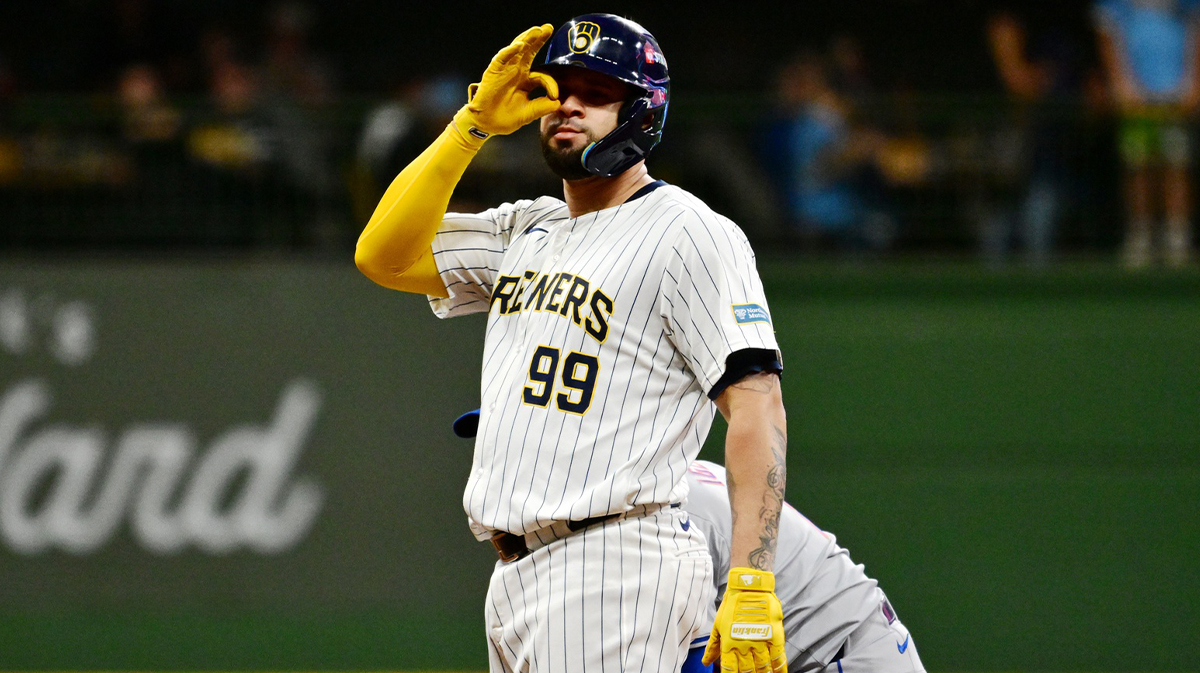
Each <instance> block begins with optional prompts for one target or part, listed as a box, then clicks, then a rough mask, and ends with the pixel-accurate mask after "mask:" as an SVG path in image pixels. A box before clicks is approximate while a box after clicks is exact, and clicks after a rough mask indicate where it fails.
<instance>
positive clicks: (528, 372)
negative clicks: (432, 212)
mask: <svg viewBox="0 0 1200 673" xmlns="http://www.w3.org/2000/svg"><path fill="white" fill-rule="evenodd" d="M433 252H434V258H435V260H436V261H437V264H438V269H439V270H440V272H441V276H442V279H443V281H444V282H445V284H446V288H447V291H448V292H449V294H450V296H449V297H448V298H445V299H440V298H432V297H431V298H430V303H431V305H432V307H433V310H434V313H436V314H437V315H438V316H439V317H443V318H445V317H452V316H459V315H466V314H470V313H477V312H483V311H488V312H489V314H488V321H487V333H486V337H485V340H484V352H483V368H482V383H481V389H480V394H481V397H480V399H481V401H482V405H481V409H480V418H479V432H478V434H477V436H476V439H475V455H474V459H473V461H472V469H471V476H470V478H469V479H468V482H467V488H466V492H465V494H464V496H463V506H464V508H465V510H466V512H467V515H468V519H469V521H470V524H471V528H472V530H473V531H474V532H475V534H476V536H477V537H478V538H479V539H486V538H487V537H490V535H491V531H493V530H505V531H509V532H512V533H518V534H523V533H528V532H530V531H534V530H537V529H540V528H544V527H546V526H548V525H550V524H551V523H552V522H554V521H560V520H579V519H585V518H588V517H592V516H600V515H604V514H612V513H619V512H623V511H627V510H628V509H630V508H631V507H633V506H635V505H643V504H652V503H661V504H669V503H674V502H679V501H682V500H683V499H685V498H686V495H687V485H686V482H685V480H684V475H685V473H686V472H687V467H688V464H689V463H690V462H691V461H692V459H694V458H695V457H696V455H697V453H698V452H699V451H700V447H701V445H702V444H703V442H704V439H705V437H706V436H707V435H708V431H709V428H710V426H711V424H712V420H713V416H714V413H715V405H714V404H713V403H712V402H711V401H710V400H709V399H708V397H707V396H706V394H707V393H708V391H709V390H711V389H712V387H713V385H714V384H716V383H717V381H718V380H719V379H720V377H721V375H722V374H723V372H724V368H725V363H726V358H727V357H728V356H729V355H730V354H731V353H734V352H736V351H739V350H742V349H746V348H762V349H771V350H775V349H777V345H776V342H775V335H774V330H773V328H772V326H771V322H770V314H769V312H768V309H767V302H766V299H765V297H764V294H763V288H762V283H761V281H760V279H759V277H758V271H757V269H756V267H755V260H754V253H753V251H752V250H751V249H750V245H749V243H748V242H747V241H746V238H745V236H744V234H743V233H742V232H741V230H740V229H738V228H737V226H736V225H734V224H733V223H732V222H730V221H729V220H728V219H727V218H725V217H722V216H720V215H717V214H716V213H714V212H713V211H712V210H710V209H709V208H708V207H707V206H705V205H704V203H703V202H701V201H700V200H699V199H697V198H695V197H694V196H692V195H691V194H689V193H687V192H685V191H684V190H682V189H679V188H678V187H674V186H671V185H664V186H661V187H659V188H658V189H654V190H653V191H650V192H649V193H648V194H645V195H644V196H641V197H639V198H636V199H633V200H631V201H628V202H626V203H624V204H622V205H619V206H614V207H612V208H607V209H604V210H601V211H598V212H593V213H587V214H585V215H582V216H580V217H578V218H571V217H570V214H569V213H568V211H567V207H566V204H564V203H563V202H562V201H560V200H558V199H554V198H550V197H542V198H539V199H536V200H533V201H518V202H516V203H512V204H504V205H502V206H500V207H498V208H494V209H491V210H488V211H485V212H483V213H479V214H476V215H460V214H447V215H446V217H445V218H444V220H443V223H442V226H441V228H440V230H439V232H438V234H437V236H436V237H435V239H434V242H433Z"/></svg>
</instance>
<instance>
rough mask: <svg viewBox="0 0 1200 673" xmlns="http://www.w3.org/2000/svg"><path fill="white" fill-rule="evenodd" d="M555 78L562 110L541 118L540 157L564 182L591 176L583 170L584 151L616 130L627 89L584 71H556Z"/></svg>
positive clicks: (611, 79) (577, 69)
mask: <svg viewBox="0 0 1200 673" xmlns="http://www.w3.org/2000/svg"><path fill="white" fill-rule="evenodd" d="M554 79H555V80H556V81H557V82H558V99H559V101H560V102H561V103H562V107H560V108H559V109H558V111H557V112H552V113H550V114H548V115H546V116H545V117H542V122H541V133H542V156H543V157H545V158H546V164H547V165H549V166H550V170H552V171H554V173H555V174H557V175H558V176H559V177H561V178H562V179H564V180H580V179H583V178H587V177H591V173H588V172H587V171H586V170H584V168H583V161H582V159H583V150H584V149H586V148H587V146H588V145H590V144H592V143H594V142H596V141H597V140H600V139H601V138H603V137H604V136H606V135H608V134H609V133H610V132H611V131H612V130H613V129H615V128H617V116H618V115H619V114H620V112H621V106H622V105H623V104H624V103H625V100H626V98H627V97H628V96H629V86H628V85H627V84H625V83H624V82H622V81H620V80H616V79H613V78H611V77H607V76H605V75H601V74H600V73H596V72H592V71H591V70H584V69H583V68H562V69H559V70H557V71H556V72H554Z"/></svg>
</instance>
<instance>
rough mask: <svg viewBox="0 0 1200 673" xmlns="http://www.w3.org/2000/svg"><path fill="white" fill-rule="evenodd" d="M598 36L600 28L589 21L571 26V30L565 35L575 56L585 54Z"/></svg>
mask: <svg viewBox="0 0 1200 673" xmlns="http://www.w3.org/2000/svg"><path fill="white" fill-rule="evenodd" d="M599 35H600V26H597V25H596V24H594V23H592V22H591V21H580V22H579V23H577V24H575V25H573V26H571V30H570V32H569V33H568V34H567V36H568V38H569V42H570V44H571V51H572V52H574V53H576V54H582V53H584V52H586V51H587V50H588V48H590V47H591V46H592V42H594V41H595V40H596V38H597V37H599Z"/></svg>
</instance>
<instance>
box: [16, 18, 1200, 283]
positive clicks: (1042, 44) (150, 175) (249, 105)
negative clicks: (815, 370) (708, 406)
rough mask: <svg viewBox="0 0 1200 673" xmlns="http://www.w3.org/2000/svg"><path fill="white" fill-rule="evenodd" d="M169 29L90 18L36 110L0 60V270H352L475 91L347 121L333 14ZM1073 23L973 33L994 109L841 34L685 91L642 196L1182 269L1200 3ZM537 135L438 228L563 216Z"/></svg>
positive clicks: (348, 103)
mask: <svg viewBox="0 0 1200 673" xmlns="http://www.w3.org/2000/svg"><path fill="white" fill-rule="evenodd" d="M165 6H167V5H164V4H162V3H158V2H155V1H154V0H109V1H107V2H100V3H96V4H93V5H92V7H93V9H94V11H95V16H94V17H92V18H93V19H94V24H95V30H94V34H95V38H94V43H93V44H89V45H85V47H84V48H83V49H82V50H81V51H82V53H83V54H84V55H85V56H86V62H85V63H82V64H81V65H80V67H81V68H83V70H84V72H85V74H84V75H83V76H84V77H85V79H86V80H87V81H88V85H87V87H86V88H87V91H86V93H76V94H71V95H62V94H55V95H52V94H49V93H47V92H44V91H38V90H37V86H36V83H34V82H30V81H21V78H20V77H19V76H18V75H17V73H16V69H15V68H14V67H12V65H11V64H12V61H11V58H12V57H11V56H10V55H6V54H5V53H4V45H3V44H0V218H2V219H3V221H4V222H5V224H4V226H3V227H0V245H2V246H3V247H5V248H23V249H57V248H64V247H65V248H75V247H97V246H99V247H113V246H119V247H125V248H129V247H150V248H161V247H170V246H183V247H195V248H216V249H223V248H252V249H271V250H274V249H289V250H311V251H338V252H340V251H343V250H345V249H347V248H349V247H350V246H352V245H353V241H354V239H355V237H356V235H357V233H358V231H359V230H360V229H361V226H362V224H363V223H364V222H365V221H366V218H367V217H368V216H369V214H370V212H371V209H372V208H373V207H374V204H375V202H376V201H377V199H378V197H379V195H380V194H381V193H382V191H383V189H384V188H385V187H386V186H387V184H388V183H389V181H390V180H391V178H392V177H393V176H394V175H395V174H396V173H397V172H398V171H399V170H400V169H401V168H403V167H404V165H406V164H407V163H408V161H409V160H411V159H412V158H413V157H415V156H416V155H417V154H418V153H420V151H421V150H423V149H424V147H425V146H426V145H427V144H428V143H429V142H430V141H431V140H432V139H433V138H434V137H435V136H436V135H437V134H438V133H439V132H440V131H441V129H442V128H443V127H444V126H445V124H446V123H447V121H448V120H449V118H450V117H451V115H452V114H453V113H454V111H455V110H456V109H457V108H458V107H459V106H460V105H461V104H462V102H463V97H464V95H465V90H466V85H467V83H468V82H469V81H472V80H473V79H474V78H476V77H477V76H478V73H477V72H437V71H436V70H430V69H428V68H425V69H421V70H420V71H412V72H398V73H396V74H395V76H394V77H392V80H393V82H394V83H393V84H392V85H391V86H390V87H389V88H388V90H381V91H376V92H373V93H368V94H364V93H362V92H355V93H354V94H353V95H352V94H350V93H348V92H346V91H343V90H341V89H340V86H339V78H340V76H341V74H342V73H340V72H339V69H338V65H337V60H336V58H332V57H330V56H328V55H326V54H323V53H322V52H321V51H320V50H319V49H317V48H316V47H315V46H314V40H313V39H312V35H313V30H314V27H315V26H318V25H319V22H320V21H321V20H322V16H321V12H322V11H324V10H321V9H318V8H316V7H315V6H312V5H307V4H304V3H303V2H298V1H296V0H285V1H284V2H280V3H279V4H274V5H268V6H266V7H265V11H264V12H263V13H262V17H263V18H262V20H263V24H262V25H261V26H259V27H256V28H255V29H254V30H246V27H245V26H229V25H221V24H211V25H197V26H192V27H189V29H188V30H183V31H182V32H183V33H184V34H187V35H189V36H190V37H191V38H192V39H191V40H190V41H184V42H182V43H181V42H180V41H179V40H178V39H177V37H178V35H179V34H180V33H181V31H180V29H179V27H178V26H175V29H174V30H173V31H163V30H161V29H160V27H161V25H162V24H163V22H169V21H171V20H172V17H170V16H164V15H163V12H164V11H166V10H164V9H163V7H165ZM1084 11H1090V15H1089V16H1087V17H1083V21H1084V22H1085V25H1089V26H1090V30H1088V31H1085V32H1080V31H1079V30H1069V29H1067V28H1066V27H1064V26H1061V25H1056V24H1055V23H1054V22H1047V21H1037V20H1034V19H1035V18H1036V17H1033V18H1031V16H1030V15H1029V13H1028V12H1022V11H1018V10H1015V9H1012V8H1004V7H1000V6H997V7H990V8H988V9H986V11H985V10H983V9H981V16H980V17H979V19H980V20H979V22H978V24H977V25H976V26H971V27H966V26H964V27H963V30H977V32H978V35H977V39H978V41H979V42H980V43H981V44H982V45H986V51H987V54H988V55H989V57H990V63H989V67H990V68H991V71H992V72H993V73H994V85H993V86H991V87H990V88H989V87H983V88H981V89H980V90H977V91H974V92H971V93H970V94H969V95H968V94H963V93H961V92H960V93H956V94H954V95H943V92H940V91H938V90H937V89H936V88H932V89H931V88H929V87H925V88H922V89H918V88H917V87H914V86H913V85H911V84H910V83H906V82H904V81H881V78H879V77H878V76H877V75H876V72H877V71H876V69H874V68H873V67H872V65H873V63H872V62H871V59H870V58H869V57H868V55H867V54H868V50H867V49H866V46H867V44H866V43H865V41H864V40H863V39H862V38H861V37H859V36H857V35H855V34H854V33H853V32H852V31H847V32H839V33H836V34H834V35H832V36H831V37H828V38H827V39H823V40H821V41H816V42H813V43H811V44H808V43H806V44H796V45H794V48H793V49H790V52H789V53H790V54H791V56H790V57H788V58H786V59H784V60H783V61H773V62H772V65H773V68H774V73H773V86H772V87H771V89H770V90H765V89H764V90H761V91H754V92H747V91H732V92H720V91H709V92H696V91H686V90H682V89H680V88H679V87H676V90H675V92H674V94H675V105H673V106H672V117H671V119H670V120H669V122H668V126H667V134H666V141H665V142H664V143H663V145H662V146H661V147H660V148H659V149H658V150H656V154H655V155H654V156H653V157H652V159H651V171H652V173H653V174H655V175H656V177H661V178H664V179H666V180H668V181H670V182H676V183H678V184H681V185H682V186H684V187H685V188H688V189H691V190H692V191H696V192H698V193H702V195H703V197H704V198H705V199H706V200H707V201H709V202H710V203H712V204H714V205H715V206H716V207H717V209H718V210H720V211H723V212H725V213H726V214H728V215H729V216H731V217H732V218H733V219H734V220H735V221H737V222H738V223H739V224H741V225H742V226H743V228H744V229H746V230H747V233H748V234H749V235H750V236H751V237H752V238H756V239H758V240H760V241H771V242H778V243H780V244H781V245H783V244H786V245H791V246H795V247H796V248H797V249H803V250H816V251H831V252H837V253H840V254H846V255H855V256H863V257H873V256H879V255H884V254H889V253H892V252H895V251H939V252H941V251H948V252H958V253H961V252H971V253H973V254H977V255H978V256H979V257H980V258H981V259H983V260H984V261H986V262H987V263H989V264H994V265H1003V264H1006V263H1009V262H1012V261H1020V262H1023V263H1025V264H1028V265H1031V266H1043V265H1046V264H1048V263H1051V262H1052V261H1053V259H1054V258H1055V257H1056V255H1059V254H1062V253H1064V252H1065V253H1075V252H1092V253H1104V254H1109V253H1118V254H1119V255H1120V259H1121V260H1122V261H1123V263H1124V264H1125V265H1127V266H1129V267H1131V268H1143V267H1147V266H1150V265H1153V264H1159V263H1161V264H1165V265H1168V266H1173V267H1177V266H1183V265H1186V264H1188V263H1189V260H1190V259H1191V257H1190V255H1191V250H1192V237H1193V233H1192V231H1193V223H1192V221H1193V211H1194V203H1193V199H1192V191H1193V188H1192V185H1193V183H1194V172H1193V170H1192V164H1191V161H1192V152H1191V147H1192V142H1193V140H1194V135H1195V133H1194V128H1193V127H1194V125H1195V121H1196V115H1195V113H1196V111H1197V109H1196V108H1197V105H1198V104H1200V74H1198V71H1200V49H1198V46H1197V45H1198V44H1200V39H1198V37H1200V31H1198V27H1200V0H1098V1H1097V2H1095V3H1094V4H1093V5H1092V6H1091V8H1090V10H1084ZM634 18H637V17H634ZM176 20H178V18H177V17H176ZM651 29H652V30H653V27H652V28H651ZM415 33H419V31H417V30H416V29H414V34H415ZM249 35H253V36H255V37H254V38H253V40H251V39H250V38H248V37H247V36H249ZM660 37H661V36H660ZM664 46H665V47H666V49H667V50H668V53H670V44H669V43H668V42H665V41H664ZM367 47H369V45H367ZM367 47H364V48H367ZM6 56H8V57H9V58H8V59H6V58H5V57H6ZM891 57H892V58H896V59H903V58H904V57H905V56H904V54H902V53H901V54H894V55H891ZM944 58H946V59H954V58H956V54H955V53H953V52H948V53H945V54H944ZM484 65H486V64H485V63H480V64H479V68H480V69H482V68H483V66H484ZM531 134H532V131H531V130H530V129H525V130H522V131H520V132H518V133H516V134H514V135H513V136H510V137H505V138H497V139H494V140H492V141H490V142H489V143H488V144H487V145H485V149H484V151H483V152H481V154H480V156H479V158H478V160H477V161H476V162H475V164H473V165H472V168H471V170H469V171H468V173H467V175H466V177H465V178H464V180H463V182H462V184H461V185H460V187H459V189H458V190H457V191H456V193H455V202H454V203H453V204H452V208H455V209H459V210H474V209H481V208H484V207H487V206H490V205H494V204H496V203H499V202H501V201H504V200H512V199H514V198H520V197H525V196H532V195H534V194H541V193H549V194H556V193H558V191H559V187H558V184H557V181H556V179H555V178H554V177H553V176H552V174H550V173H549V171H548V170H546V169H545V168H544V167H543V166H542V163H541V159H540V155H539V153H538V149H537V144H536V142H535V140H534V138H533V136H532V135H531Z"/></svg>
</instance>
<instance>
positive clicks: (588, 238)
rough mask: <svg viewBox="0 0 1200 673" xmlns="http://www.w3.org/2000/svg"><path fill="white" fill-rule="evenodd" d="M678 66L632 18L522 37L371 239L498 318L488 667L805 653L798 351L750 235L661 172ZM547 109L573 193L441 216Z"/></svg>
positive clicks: (470, 497)
mask: <svg viewBox="0 0 1200 673" xmlns="http://www.w3.org/2000/svg"><path fill="white" fill-rule="evenodd" d="M547 42H548V43H549V44H548V46H547V50H546V56H545V59H544V62H543V63H541V64H540V65H538V66H537V67H536V68H534V67H532V66H533V62H534V58H535V55H536V54H537V52H538V51H539V50H540V48H541V47H542V45H543V44H546V43H547ZM669 84H670V79H669V77H668V72H667V60H666V57H665V56H664V55H663V52H662V50H661V49H660V48H659V45H658V42H657V41H656V40H655V39H654V37H653V36H652V35H651V34H650V33H649V32H647V31H646V30H645V29H644V28H642V27H641V26H639V25H637V24H636V23H633V22H632V21H628V20H626V19H622V18H619V17H616V16H612V15H607V14H588V15H584V16H580V17H577V18H575V19H573V20H571V21H569V22H567V23H566V24H565V25H563V26H561V27H560V28H559V29H558V30H557V31H554V30H553V28H552V27H551V26H549V25H544V26H538V27H534V28H531V29H529V30H527V31H525V32H524V33H522V34H521V35H520V36H518V37H517V38H516V39H515V40H514V41H513V42H512V44H510V45H509V46H507V47H505V48H504V49H502V50H501V51H500V52H499V53H498V54H497V55H496V56H495V58H494V59H493V60H492V62H491V64H490V65H489V66H488V68H487V70H486V72H485V73H484V75H483V77H482V79H481V80H480V82H478V83H477V84H473V85H472V86H471V87H470V89H469V91H468V103H467V104H466V105H465V106H464V107H463V108H462V109H461V110H459V112H458V113H457V114H456V115H455V117H454V121H453V122H452V123H451V124H450V125H449V126H448V127H447V129H446V130H445V131H444V132H443V133H442V135H441V136H440V137H439V138H438V139H437V140H436V141H435V142H434V143H433V145H431V146H430V147H429V148H428V149H427V150H426V151H425V152H423V153H422V154H421V155H420V156H419V157H417V158H416V159H415V160H414V161H413V162H412V163H411V164H409V166H408V167H406V168H405V169H404V170H403V171H401V173H400V174H399V175H398V176H397V177H396V179H395V181H394V182H393V183H392V185H391V186H390V187H389V188H388V190H387V191H386V193H385V194H384V196H383V198H382V199H381V201H380V203H379V205H378V206H377V208H376V210H375V213H374V214H373V215H372V216H371V220H370V222H369V223H368V224H367V226H366V228H365V229H364V231H363V233H362V235H361V236H360V238H359V241H358V248H357V250H356V253H355V262H356V264H357V265H358V267H359V269H361V270H362V271H363V273H364V274H366V275H367V276H368V277H369V278H371V279H372V280H374V281H375V282H377V283H379V284H381V285H384V286H386V287H390V288H394V289H398V290H403V291H408V292H418V293H423V294H426V295H429V297H430V304H431V306H432V308H433V311H434V313H435V314H436V315H438V316H439V317H443V318H446V317H453V316H460V315H467V314H471V313H477V312H481V313H487V316H488V318H487V328H486V333H485V338H484V348H483V365H482V382H481V386H480V393H481V399H482V401H483V406H482V409H481V413H480V416H479V428H478V429H479V432H478V436H477V437H476V440H475V452H474V457H473V460H472V467H471V474H470V477H469V478H468V481H467V486H466V491H465V493H464V496H463V506H464V509H465V510H466V513H467V517H468V523H469V525H470V527H471V529H472V531H473V532H474V533H475V535H476V536H477V537H478V538H479V539H480V540H490V541H491V542H492V544H493V545H494V546H495V548H496V550H497V553H498V556H499V562H498V563H497V565H496V568H495V571H494V572H493V575H492V578H491V582H490V584H489V589H488V598H487V604H486V606H485V620H486V625H487V636H488V641H489V644H490V648H489V662H490V667H491V670H492V671H568V670H569V671H587V672H599V671H648V672H649V671H655V672H659V671H676V670H679V668H680V666H681V664H682V663H683V661H684V659H685V657H686V655H687V653H688V650H689V648H690V647H691V646H692V645H693V644H695V643H703V642H704V641H705V640H706V639H707V640H708V645H707V649H706V650H705V652H704V658H705V660H706V661H707V662H710V663H711V662H714V661H716V660H718V659H719V660H720V666H721V668H722V669H723V670H728V671H737V672H738V673H746V672H748V671H762V672H766V671H784V670H786V664H787V662H786V658H785V655H784V646H783V645H784V637H783V628H782V620H783V616H782V610H781V608H780V604H779V600H778V599H777V598H776V597H775V594H774V576H773V574H772V572H771V570H772V568H773V566H774V558H775V546H776V540H775V538H776V533H777V530H778V526H779V516H780V508H781V507H782V503H783V493H784V480H785V475H786V467H785V455H786V423H785V418H784V409H783V403H782V398H781V395H780V388H779V375H780V372H781V371H782V364H781V357H780V355H779V351H778V346H777V344H776V341H775V336H774V331H773V329H772V326H771V316H770V312H769V310H768V308H767V302H766V298H765V296H764V293H763V289H762V283H761V281H760V279H759V277H758V272H757V269H756V267H755V261H754V254H753V252H752V250H751V249H750V246H749V244H748V243H747V241H746V238H745V236H744V235H743V234H742V232H741V230H739V229H738V228H737V227H736V226H735V225H734V224H733V223H732V222H730V221H729V220H728V219H726V218H724V217H722V216H720V215H717V214H716V213H714V212H713V211H712V210H710V209H709V208H708V207H707V206H705V204H704V203H703V202H701V201H700V200H699V199H697V198H696V197H694V196H692V195H691V194H689V193H687V192H685V191H684V190H682V189H680V188H678V187H675V186H673V185H668V184H666V183H664V182H662V181H659V180H655V179H654V178H652V177H651V176H650V175H649V173H648V172H647V170H646V166H645V163H644V159H645V156H646V154H647V153H648V152H649V151H650V150H651V149H652V148H653V147H654V146H655V145H656V144H657V143H658V141H659V140H660V138H661V137H662V132H663V127H664V122H665V120H666V115H667V106H668V101H669V98H670V89H669ZM534 120H540V122H539V130H540V140H541V146H542V152H543V156H544V157H545V159H546V163H547V165H548V166H549V167H550V168H551V170H553V171H554V172H555V173H556V174H557V175H559V176H560V177H561V178H562V179H563V198H562V199H557V198H551V197H541V198H537V199H533V200H521V201H516V202H514V203H507V204H504V205H501V206H499V207H496V208H493V209H491V210H487V211H485V212H482V213H478V214H473V215H472V214H458V213H446V212H445V211H446V208H447V204H448V202H449V199H450V195H451V193H452V191H453V189H454V187H455V185H456V184H457V181H458V180H459V178H460V177H461V176H462V174H463V172H464V170H465V169H466V167H467V165H468V164H469V163H470V161H471V159H472V157H474V155H475V153H476V152H478V150H479V149H480V147H481V146H482V145H483V144H484V143H486V142H487V140H488V138H490V137H491V136H493V135H497V134H507V133H511V132H513V131H515V130H517V129H518V128H520V127H522V126H524V125H525V124H527V123H529V122H532V121H534ZM718 409H719V410H720V411H721V413H722V414H723V415H724V416H725V417H726V419H727V420H728V424H729V430H728V435H727V437H726V463H727V465H728V469H729V476H730V501H731V508H732V513H733V521H734V523H733V527H732V532H731V535H730V545H731V548H730V551H729V553H730V559H731V561H730V565H731V566H732V568H731V569H730V571H729V577H730V580H729V589H728V590H727V591H726V594H725V599H724V600H723V601H722V603H721V608H720V610H719V612H718V613H717V614H716V615H715V619H714V625H713V629H712V634H711V638H708V636H707V635H706V634H705V633H704V632H703V627H704V624H705V622H706V617H707V615H706V613H707V609H708V606H709V605H711V604H712V603H713V578H712V560H711V557H710V555H709V553H708V549H707V547H706V543H705V540H704V538H703V536H702V535H701V533H700V532H699V531H698V529H697V528H696V527H693V526H691V525H690V523H689V522H688V518H687V514H685V513H684V512H683V510H682V509H681V508H680V507H679V506H678V505H679V503H681V502H683V501H684V500H685V499H686V497H687V481H686V479H685V475H686V473H687V469H688V465H689V464H690V463H691V461H692V460H693V459H694V458H695V457H696V455H697V454H698V453H699V450H700V447H701V445H702V443H703V442H704V439H705V437H706V435H707V434H708V431H709V428H710V427H711V423H712V420H713V418H714V415H715V413H716V411H717V410H718Z"/></svg>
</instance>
